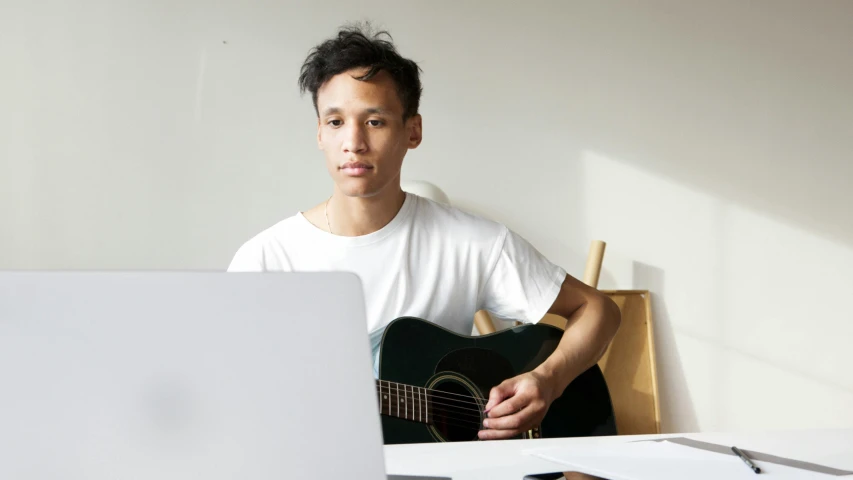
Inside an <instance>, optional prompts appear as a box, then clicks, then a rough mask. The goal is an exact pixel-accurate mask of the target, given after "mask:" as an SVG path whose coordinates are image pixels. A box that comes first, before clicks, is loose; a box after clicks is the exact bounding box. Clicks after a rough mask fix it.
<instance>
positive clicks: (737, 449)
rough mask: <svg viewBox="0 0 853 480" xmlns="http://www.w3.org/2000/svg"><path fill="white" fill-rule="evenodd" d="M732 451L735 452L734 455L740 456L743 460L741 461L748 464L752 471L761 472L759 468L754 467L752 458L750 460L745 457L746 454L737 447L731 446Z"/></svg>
mask: <svg viewBox="0 0 853 480" xmlns="http://www.w3.org/2000/svg"><path fill="white" fill-rule="evenodd" d="M732 451H733V452H735V455H737V456H738V457H740V459H741V460H743V463H745V464H747V466H749V468H751V469H752V471H753V472H755V473H761V469H760V468H758V467H756V466H755V464H754V463H752V460H750V459H749V457H747V456H746V454H745V453H743V452H742V451H741V450H740V449H739V448H737V447H732Z"/></svg>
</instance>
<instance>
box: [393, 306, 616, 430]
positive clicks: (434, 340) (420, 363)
mask: <svg viewBox="0 0 853 480" xmlns="http://www.w3.org/2000/svg"><path fill="white" fill-rule="evenodd" d="M562 335H563V330H561V329H559V328H557V327H554V326H551V325H546V324H541V325H521V326H516V327H512V328H508V329H506V330H502V331H500V332H496V333H493V334H489V335H483V336H465V335H459V334H457V333H454V332H451V331H449V330H447V329H445V328H443V327H440V326H438V325H436V324H434V323H430V322H427V321H425V320H421V319H418V318H414V317H401V318H398V319H396V320H394V321H393V322H392V323H391V324H389V325H388V327H387V328H386V330H385V333H384V335H383V338H382V344H381V346H380V354H379V380H380V381H382V380H384V381H390V382H397V383H399V384H407V385H413V386H415V387H421V388H424V389H429V391H431V392H435V393H434V396H435V399H434V400H431V401H432V402H434V404H433V406H432V409H433V411H432V413H431V420H430V424H429V425H427V424H424V423H419V422H413V421H408V420H405V419H403V418H396V417H393V416H389V415H382V416H381V419H382V430H383V435H384V440H385V444H401V443H430V442H457V441H475V440H478V438H477V432H478V431H479V430H480V428H481V425H482V420H483V416H482V413H481V412H482V411H483V409H484V408H485V403H486V402H487V401H488V397H489V391H490V390H491V389H492V387H494V386H496V385H498V384H499V383H501V382H502V381H504V380H506V379H508V378H511V377H514V376H516V375H519V374H521V373H524V372H529V371H531V370H533V369H535V368H536V367H537V366H538V365H539V364H541V363H542V362H543V361H544V360H545V359H546V358H548V356H549V355H551V353H552V352H553V351H554V350H555V349H556V348H557V345H558V344H559V342H560V339H561V337H562ZM443 399H446V400H443ZM380 401H381V398H380ZM443 404H454V405H457V404H458V405H464V410H460V411H462V412H464V414H465V415H464V417H463V418H462V419H460V418H456V419H454V418H447V419H443V418H442V411H443V410H442V405H443ZM460 408H461V407H460ZM616 433H617V432H616V422H615V418H614V414H613V405H612V403H611V400H610V393H609V391H608V389H607V383H606V382H605V380H604V376H603V375H602V373H601V370H600V369H599V368H598V366H597V365H594V366H593V367H592V368H590V369H589V370H587V371H586V372H584V373H583V374H581V375H580V376H578V377H577V378H576V379H575V380H574V381H573V382H572V383H571V384H570V385H569V386H568V387H567V388H566V390H565V391H564V392H563V394H562V395H561V396H560V397H559V398H558V399H557V400H555V401H554V402H553V403H552V404H551V406H550V408H549V409H548V413H547V414H546V416H545V418H544V419H543V421H542V423H541V425H540V428H539V429H538V430H535V431H532V432H529V435H526V437H533V438H536V437H542V438H553V437H582V436H601V435H615V434H616Z"/></svg>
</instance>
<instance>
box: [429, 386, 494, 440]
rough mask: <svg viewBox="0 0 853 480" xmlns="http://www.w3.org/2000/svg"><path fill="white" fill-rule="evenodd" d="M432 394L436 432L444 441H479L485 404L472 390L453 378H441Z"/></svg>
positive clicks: (433, 425) (433, 419) (433, 420)
mask: <svg viewBox="0 0 853 480" xmlns="http://www.w3.org/2000/svg"><path fill="white" fill-rule="evenodd" d="M432 389H433V392H432V394H431V396H432V398H431V405H430V406H431V407H432V427H433V429H434V430H433V433H434V434H437V435H438V436H439V440H441V441H445V442H464V441H471V440H477V432H479V431H480V429H481V426H482V424H483V416H482V413H481V412H482V411H483V408H484V407H485V405H483V403H482V401H478V400H477V398H476V396H475V394H474V393H473V392H472V390H471V389H469V388H468V387H466V386H465V385H464V384H463V383H461V382H459V381H455V380H454V379H447V380H443V381H439V382H438V383H436V384H435V385H434V386H433V387H432Z"/></svg>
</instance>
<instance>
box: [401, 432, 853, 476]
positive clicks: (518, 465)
mask: <svg viewBox="0 0 853 480" xmlns="http://www.w3.org/2000/svg"><path fill="white" fill-rule="evenodd" d="M669 437H687V438H692V439H695V440H700V441H703V442H710V443H717V444H722V445H736V446H738V447H740V448H742V449H745V450H753V451H756V452H762V453H767V454H771V455H776V456H779V457H786V458H792V459H795V460H802V461H806V462H812V463H817V464H821V465H826V466H829V467H834V468H839V469H843V470H850V471H853V429H843V430H800V431H778V432H736V433H734V432H733V433H696V434H667V435H636V436H632V435H620V436H614V437H594V438H560V439H540V440H501V441H483V442H458V443H430V444H415V445H386V446H385V464H386V467H387V470H388V473H391V474H407V475H437V476H448V477H451V478H453V480H485V479H489V480H502V479H507V480H509V479H512V480H521V479H522V477H523V476H524V475H527V474H531V473H542V472H556V471H560V470H561V469H562V468H561V467H560V465H559V464H555V463H552V462H549V461H547V460H542V459H539V458H537V457H534V456H531V455H527V454H525V453H524V450H528V449H531V448H538V447H554V446H562V445H573V444H584V445H589V444H594V443H599V442H603V443H609V442H627V441H635V440H648V439H660V438H669ZM827 478H839V479H842V478H843V479H848V478H850V479H853V476H842V477H833V476H827Z"/></svg>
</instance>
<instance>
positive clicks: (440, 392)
mask: <svg viewBox="0 0 853 480" xmlns="http://www.w3.org/2000/svg"><path fill="white" fill-rule="evenodd" d="M382 382H385V383H386V384H387V385H388V388H394V387H393V385H399V386H401V387H403V390H404V391H405V390H406V389H409V390H412V389H413V388H417V389H418V390H422V391H424V392H429V393H431V394H433V395H434V396H440V397H442V396H443V397H445V398H447V397H448V396H453V397H460V400H461V399H465V400H468V399H474V400H481V401H482V402H483V403H487V402H488V401H489V399H488V398H483V397H477V396H475V395H466V394H463V393H453V392H445V391H444V390H436V389H432V388H424V387H416V386H413V385H406V384H403V383H396V382H389V381H387V380H378V381H377V385H381V384H382ZM471 403H477V402H476V401H475V402H471Z"/></svg>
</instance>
